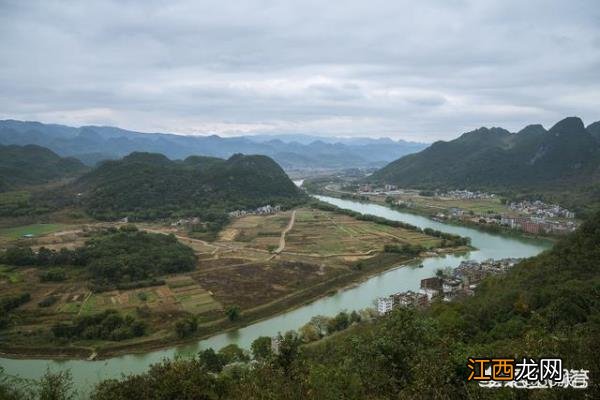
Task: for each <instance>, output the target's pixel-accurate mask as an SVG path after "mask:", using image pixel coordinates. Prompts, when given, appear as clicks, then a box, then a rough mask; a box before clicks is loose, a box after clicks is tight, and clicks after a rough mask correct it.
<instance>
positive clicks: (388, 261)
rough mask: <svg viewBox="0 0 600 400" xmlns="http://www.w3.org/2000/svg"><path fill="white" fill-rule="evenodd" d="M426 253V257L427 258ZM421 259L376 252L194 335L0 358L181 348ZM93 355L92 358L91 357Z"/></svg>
mask: <svg viewBox="0 0 600 400" xmlns="http://www.w3.org/2000/svg"><path fill="white" fill-rule="evenodd" d="M472 250H474V248H472V247H469V246H459V247H454V248H441V249H437V250H436V251H437V254H438V255H439V256H444V255H448V254H462V253H466V252H468V251H472ZM431 254H432V253H431V252H429V253H428V255H427V256H429V257H431V256H432V255H431ZM420 259H421V258H419V257H417V258H408V257H404V256H402V255H398V254H394V253H384V252H382V253H379V254H377V255H375V256H374V257H371V258H369V259H366V260H364V261H363V262H362V263H361V264H362V265H363V268H362V269H361V270H355V271H352V272H350V273H348V274H343V275H338V276H335V277H333V278H331V279H328V280H326V281H323V282H320V283H317V284H315V285H313V286H311V287H308V288H306V289H303V290H300V291H298V292H295V293H292V294H290V295H288V296H286V297H284V298H282V299H279V300H276V301H273V302H271V303H267V304H264V305H261V306H258V307H255V308H253V309H249V310H246V311H244V312H243V313H242V315H241V317H240V319H239V320H237V321H229V320H228V319H225V318H223V319H220V320H217V321H214V322H210V323H206V324H200V326H199V331H198V333H197V334H196V335H194V336H190V337H188V338H185V339H178V338H175V337H173V335H172V333H167V332H158V333H157V334H156V337H154V338H153V337H142V338H139V339H134V340H131V341H127V342H117V343H114V344H112V343H111V344H110V345H108V346H106V347H101V346H48V347H26V346H15V345H11V344H9V343H3V344H0V356H1V357H5V358H12V359H51V360H69V359H79V360H88V359H94V360H103V359H107V358H112V357H118V356H122V355H126V354H141V353H147V352H150V351H156V350H161V349H166V348H169V347H174V346H183V345H187V344H190V343H193V342H197V341H199V340H203V339H206V338H209V337H211V336H214V335H215V334H222V333H226V332H231V331H234V330H237V329H240V328H244V327H246V326H249V325H251V324H255V323H257V322H260V321H263V320H266V319H269V318H272V317H275V316H278V315H282V314H285V313H289V312H290V311H293V310H295V309H297V308H299V307H302V306H304V305H307V304H309V303H312V302H314V301H317V300H319V299H321V298H324V297H327V296H331V295H334V294H336V293H337V292H339V291H343V290H345V289H348V288H350V287H353V286H356V285H357V284H360V283H361V282H364V281H366V280H368V279H369V278H371V277H373V276H375V275H378V274H381V273H382V272H385V271H387V270H390V269H393V268H395V267H399V266H401V265H402V264H409V263H417V262H418V261H419V260H420ZM92 355H94V357H93V358H91V356H92Z"/></svg>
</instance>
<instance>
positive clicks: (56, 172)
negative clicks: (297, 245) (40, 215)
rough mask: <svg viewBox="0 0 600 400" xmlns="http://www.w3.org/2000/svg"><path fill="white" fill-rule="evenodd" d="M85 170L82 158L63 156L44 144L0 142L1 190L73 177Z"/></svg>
mask: <svg viewBox="0 0 600 400" xmlns="http://www.w3.org/2000/svg"><path fill="white" fill-rule="evenodd" d="M85 170H87V168H86V167H85V166H84V165H83V164H82V163H81V162H80V161H79V160H76V159H74V158H61V157H59V156H58V155H57V154H56V153H53V152H52V151H50V150H48V149H46V148H44V147H40V146H35V145H27V146H14V145H13V146H2V145H0V192H1V191H5V190H11V189H16V188H19V187H22V186H28V185H38V184H43V183H47V182H50V181H52V180H57V179H61V178H66V177H73V176H76V175H78V174H81V173H83V172H84V171H85Z"/></svg>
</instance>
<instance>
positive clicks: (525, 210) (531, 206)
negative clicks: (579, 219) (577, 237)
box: [508, 200, 575, 219]
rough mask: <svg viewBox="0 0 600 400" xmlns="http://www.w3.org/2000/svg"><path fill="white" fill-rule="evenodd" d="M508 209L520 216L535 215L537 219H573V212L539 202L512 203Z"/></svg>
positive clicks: (555, 205)
mask: <svg viewBox="0 0 600 400" xmlns="http://www.w3.org/2000/svg"><path fill="white" fill-rule="evenodd" d="M508 208H510V209H511V210H514V211H517V212H519V213H521V214H528V215H535V216H538V217H548V218H568V219H573V218H575V213H574V212H573V211H569V210H567V209H566V208H562V207H561V206H559V205H558V204H546V203H544V202H541V201H539V200H536V201H527V200H525V201H520V202H512V203H510V204H509V205H508Z"/></svg>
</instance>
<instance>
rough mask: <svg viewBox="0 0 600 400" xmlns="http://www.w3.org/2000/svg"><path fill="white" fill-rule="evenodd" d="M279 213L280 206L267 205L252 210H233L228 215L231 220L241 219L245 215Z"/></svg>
mask: <svg viewBox="0 0 600 400" xmlns="http://www.w3.org/2000/svg"><path fill="white" fill-rule="evenodd" d="M279 211H281V206H272V205H270V204H267V205H266V206H262V207H258V208H255V209H254V210H235V211H231V212H230V213H229V216H230V217H232V218H236V217H243V216H245V215H269V214H275V213H276V212H279Z"/></svg>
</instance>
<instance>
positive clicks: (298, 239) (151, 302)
mask: <svg viewBox="0 0 600 400" xmlns="http://www.w3.org/2000/svg"><path fill="white" fill-rule="evenodd" d="M292 216H294V218H292ZM120 225H122V224H117V223H88V224H81V225H68V224H35V225H26V226H19V227H14V228H5V229H2V230H0V237H2V238H3V240H2V241H1V242H0V247H5V248H6V247H8V246H11V245H14V244H17V245H21V246H22V245H26V246H30V247H31V248H32V249H33V250H34V251H37V250H38V249H39V248H40V247H42V246H43V247H46V248H49V249H52V250H56V251H59V250H60V249H61V248H63V247H65V248H69V249H75V248H78V247H81V246H83V245H84V243H85V242H86V241H87V240H89V237H91V236H92V235H94V232H95V231H97V230H103V229H106V228H110V227H118V226H120ZM138 229H140V230H147V231H149V232H153V233H155V234H157V233H160V234H170V235H174V236H175V238H176V239H177V240H178V241H179V242H180V243H181V244H184V245H186V246H188V247H190V248H191V249H192V250H193V252H194V254H195V255H196V257H197V265H196V268H195V269H194V270H192V271H189V272H181V273H177V274H167V275H164V276H160V277H159V278H160V279H158V280H157V281H156V282H151V283H150V286H148V285H141V286H135V285H132V286H130V287H133V288H131V289H123V290H120V289H112V290H110V289H111V288H109V289H106V291H97V292H92V290H94V289H92V287H93V285H90V275H89V272H87V271H86V268H85V267H81V266H80V267H76V266H63V267H62V268H63V269H64V271H65V277H64V279H63V280H61V281H58V282H44V281H42V279H41V275H42V274H43V273H44V268H36V267H34V266H25V267H15V266H8V265H0V297H1V296H15V295H21V294H23V293H29V295H30V297H31V300H30V301H28V302H27V303H25V304H24V305H22V306H20V307H19V308H18V309H17V310H16V311H14V312H13V314H14V315H16V316H17V317H16V318H14V319H13V320H12V321H13V322H12V323H11V326H10V328H9V329H8V330H6V331H5V336H4V338H5V343H7V344H11V345H13V346H19V345H31V343H38V342H37V341H38V340H39V343H54V342H53V341H52V340H53V339H52V334H51V328H52V326H54V325H55V324H57V323H59V322H63V323H69V322H71V321H73V319H74V318H76V317H78V316H89V315H94V314H97V313H100V312H102V311H106V310H117V311H119V312H120V313H121V314H122V315H130V316H132V317H134V318H138V319H141V320H143V321H144V322H145V324H146V325H147V327H148V335H150V337H153V338H156V340H167V339H168V338H169V337H172V336H173V335H174V334H175V328H174V326H175V324H176V322H177V321H178V320H180V318H183V317H185V316H190V315H193V316H196V317H197V318H198V321H201V323H202V324H203V326H204V327H205V329H219V328H218V327H220V326H222V324H224V323H225V324H227V323H228V322H227V318H226V316H225V311H226V310H227V309H228V308H229V307H232V306H235V307H238V308H239V309H240V310H241V313H242V316H244V315H253V316H254V318H256V317H264V316H268V315H269V314H270V313H277V312H281V311H285V310H286V309H287V308H289V307H291V306H294V305H295V304H299V303H302V302H305V301H309V300H311V299H314V298H316V297H319V296H323V295H325V294H326V293H331V292H332V291H335V290H337V289H339V288H340V287H343V286H345V285H349V284H352V283H353V282H356V281H357V280H361V279H364V278H366V277H367V276H369V275H370V274H373V273H376V272H377V271H381V270H383V269H386V268H389V267H392V266H394V265H398V264H399V263H401V262H403V261H405V260H406V258H405V257H404V256H402V255H401V254H394V253H384V252H383V247H384V246H385V245H386V244H414V245H416V244H419V245H422V246H423V247H424V248H426V249H430V250H431V251H435V250H436V247H438V246H439V245H440V240H439V239H437V238H434V237H431V236H428V235H425V234H424V233H422V232H420V231H414V230H408V229H403V228H394V227H391V226H388V225H383V224H378V223H375V222H371V221H360V220H357V219H354V218H352V217H350V216H347V215H343V214H338V213H335V212H330V211H323V210H318V209H310V208H299V209H296V210H294V211H284V212H278V213H275V214H271V215H261V216H258V215H248V216H244V217H240V218H234V219H233V220H232V221H231V222H230V223H229V224H228V225H227V226H225V227H224V229H223V230H222V231H221V232H220V234H219V235H218V237H217V239H216V240H215V241H213V242H206V241H203V240H200V239H195V238H193V237H190V231H188V230H187V229H186V228H185V227H175V226H172V225H170V224H150V223H144V224H139V225H138ZM25 234H32V235H34V237H33V238H31V239H26V240H24V239H22V236H23V235H25ZM275 249H277V250H276V251H275ZM134 283H135V282H134ZM48 300H52V301H51V302H50V303H49V304H48V305H46V306H44V307H42V306H40V304H42V303H44V302H47V301H48ZM263 310H264V311H263ZM224 321H225V322H224ZM211 327H212V328H211ZM24 330H25V331H27V332H30V333H28V335H29V336H24V335H23V334H22V333H23V332H24ZM77 343H79V344H80V345H83V346H87V345H88V342H85V341H80V342H76V343H75V344H77ZM94 346H95V347H94V348H95V349H96V350H98V349H99V347H98V346H102V344H99V343H95V344H94Z"/></svg>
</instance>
